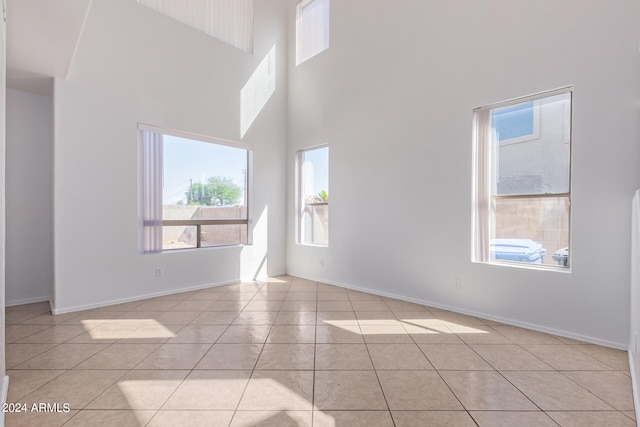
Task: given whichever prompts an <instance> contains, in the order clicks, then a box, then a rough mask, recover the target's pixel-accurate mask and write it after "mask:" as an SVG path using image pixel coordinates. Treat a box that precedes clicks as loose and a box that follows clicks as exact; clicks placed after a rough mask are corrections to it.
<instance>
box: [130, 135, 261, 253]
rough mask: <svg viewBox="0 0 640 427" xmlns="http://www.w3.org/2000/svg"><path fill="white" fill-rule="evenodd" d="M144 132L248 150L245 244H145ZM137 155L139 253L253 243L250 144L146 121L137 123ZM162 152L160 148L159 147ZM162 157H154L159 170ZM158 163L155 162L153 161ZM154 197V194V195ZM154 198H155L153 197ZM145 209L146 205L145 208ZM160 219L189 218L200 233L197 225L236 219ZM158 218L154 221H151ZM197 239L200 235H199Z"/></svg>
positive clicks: (228, 221) (176, 221)
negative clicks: (168, 246)
mask: <svg viewBox="0 0 640 427" xmlns="http://www.w3.org/2000/svg"><path fill="white" fill-rule="evenodd" d="M144 132H152V133H155V134H158V135H161V136H162V135H169V136H175V137H178V138H185V139H191V140H194V141H201V142H208V143H212V144H217V145H223V146H228V147H234V148H239V149H243V150H246V151H247V188H246V203H247V219H246V220H242V221H243V223H246V225H247V243H246V244H242V243H241V244H233V245H222V246H206V247H200V246H198V247H196V248H184V249H166V250H164V249H162V248H161V247H160V248H158V247H153V248H148V247H147V246H146V245H147V240H148V239H146V235H145V232H146V233H147V234H148V231H146V230H145V222H148V220H147V219H146V218H145V202H146V201H145V197H146V196H145V194H144V193H145V191H146V190H145V179H146V178H145V176H144V174H145V170H144V169H145V165H144V162H145V153H144V147H143V141H144V137H143V136H144ZM138 147H139V149H138V157H139V168H138V169H139V177H138V194H139V196H138V200H139V201H138V212H139V220H138V228H139V247H140V253H142V254H159V253H164V254H166V253H172V252H183V251H193V250H211V249H221V248H225V247H237V246H249V245H252V244H253V233H252V226H253V203H251V200H252V193H253V173H252V171H253V145H251V144H246V143H243V142H237V141H231V140H228V139H222V138H215V137H211V136H207V135H202V134H197V133H193V132H186V131H181V130H176V129H167V128H163V127H159V126H153V125H148V124H145V123H138ZM160 152H162V150H161V151H160ZM163 160H164V157H163V156H162V155H161V156H159V158H157V159H156V161H159V162H160V171H162V163H163ZM155 166H156V167H157V165H155ZM162 175H163V174H162V172H160V179H159V181H160V182H161V184H160V188H162ZM154 179H155V180H158V178H157V176H156V177H155V178H154ZM155 190H156V189H155V188H154V189H153V191H155ZM155 198H156V199H157V197H155ZM156 202H157V200H156ZM159 203H160V206H159V209H160V212H162V197H160V198H159ZM157 208H158V207H156V209H157ZM147 209H148V208H147ZM160 221H161V224H162V225H161V226H160V227H163V226H166V225H169V226H170V225H180V224H182V223H186V222H192V223H193V225H196V226H197V227H198V234H200V233H199V231H200V230H199V228H200V226H201V225H215V224H225V223H231V222H233V221H235V220H187V221H182V220H164V219H162V218H160ZM154 222H157V221H154ZM198 241H199V238H198ZM160 245H162V242H160Z"/></svg>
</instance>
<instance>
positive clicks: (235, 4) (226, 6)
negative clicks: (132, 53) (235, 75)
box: [138, 0, 253, 53]
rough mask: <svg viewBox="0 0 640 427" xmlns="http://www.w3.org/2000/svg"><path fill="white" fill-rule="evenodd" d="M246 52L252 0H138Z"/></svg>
mask: <svg viewBox="0 0 640 427" xmlns="http://www.w3.org/2000/svg"><path fill="white" fill-rule="evenodd" d="M138 3H139V4H142V5H144V6H146V7H149V8H151V9H153V10H155V11H157V12H160V13H162V14H163V15H166V16H168V17H170V18H173V19H175V20H177V21H180V22H182V23H183V24H186V25H188V26H190V27H192V28H195V29H196V30H199V31H202V32H204V33H206V34H209V35H210V36H212V37H215V38H216V39H218V40H221V41H223V42H225V43H228V44H230V45H231V46H234V47H237V48H238V49H241V50H243V51H245V52H248V53H252V52H253V0H199V1H184V0H138Z"/></svg>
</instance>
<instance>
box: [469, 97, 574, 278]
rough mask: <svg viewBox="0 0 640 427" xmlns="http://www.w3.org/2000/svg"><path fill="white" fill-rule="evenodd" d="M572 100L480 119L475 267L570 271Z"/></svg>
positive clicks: (505, 107) (507, 106) (542, 100)
mask: <svg viewBox="0 0 640 427" xmlns="http://www.w3.org/2000/svg"><path fill="white" fill-rule="evenodd" d="M571 95H572V91H571V88H563V89H559V90H554V91H550V92H545V93H542V94H538V95H534V96H529V97H525V98H521V99H517V100H512V101H507V102H502V103H497V104H492V105H489V106H485V107H481V108H478V109H477V110H476V111H475V142H474V148H475V191H474V227H473V228H474V236H473V238H474V248H473V249H474V253H473V259H474V261H477V262H490V263H493V262H497V263H513V264H515V265H529V266H531V265H537V266H540V267H542V266H546V267H555V268H561V269H567V268H568V267H569V266H570V256H569V246H570V217H571V215H570V213H571Z"/></svg>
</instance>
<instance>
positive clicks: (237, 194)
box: [140, 125, 251, 253]
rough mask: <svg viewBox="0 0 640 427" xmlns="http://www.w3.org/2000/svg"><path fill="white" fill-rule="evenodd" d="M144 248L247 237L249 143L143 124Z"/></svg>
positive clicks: (226, 241)
mask: <svg viewBox="0 0 640 427" xmlns="http://www.w3.org/2000/svg"><path fill="white" fill-rule="evenodd" d="M140 137H141V138H140V139H141V142H142V156H141V157H142V199H143V200H142V216H143V222H144V223H143V242H142V246H143V252H145V253H155V252H160V251H166V250H172V249H189V248H202V247H211V246H225V245H238V244H246V243H248V230H247V228H248V212H247V210H248V178H249V176H248V174H249V169H250V168H249V162H250V153H251V147H250V146H247V145H245V144H241V143H236V142H231V141H223V140H219V139H215V138H209V137H205V136H200V135H193V134H188V133H184V132H176V131H166V130H164V129H158V128H153V127H150V126H144V125H140Z"/></svg>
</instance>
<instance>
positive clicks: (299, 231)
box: [295, 144, 330, 248]
mask: <svg viewBox="0 0 640 427" xmlns="http://www.w3.org/2000/svg"><path fill="white" fill-rule="evenodd" d="M321 148H326V149H327V187H329V182H328V181H329V176H330V173H329V169H330V166H329V164H330V160H329V151H330V150H329V144H320V145H314V146H312V147H307V148H303V149H300V150H298V151H296V159H295V168H296V175H295V176H296V182H295V192H296V198H295V199H296V202H295V209H296V244H298V245H304V246H317V247H323V248H326V247H328V246H329V232H328V231H327V243H314V242H305V241H304V236H303V234H304V231H305V228H304V226H303V224H302V221H303V216H302V210H303V209H304V208H305V207H307V206H327V209H329V201H326V202H314V203H307V202H306V201H305V197H304V194H303V193H304V190H303V187H304V177H303V173H302V164H303V158H302V156H303V155H304V153H305V152H308V151H313V150H318V149H321ZM327 191H329V188H327Z"/></svg>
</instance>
